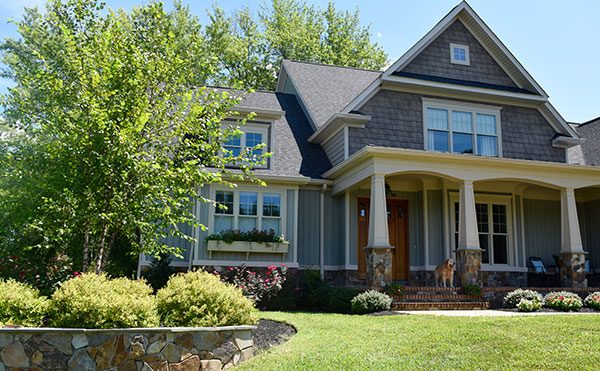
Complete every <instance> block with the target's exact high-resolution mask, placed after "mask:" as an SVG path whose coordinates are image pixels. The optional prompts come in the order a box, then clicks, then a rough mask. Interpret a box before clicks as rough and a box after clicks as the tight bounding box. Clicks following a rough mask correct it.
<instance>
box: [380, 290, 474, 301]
mask: <svg viewBox="0 0 600 371" xmlns="http://www.w3.org/2000/svg"><path fill="white" fill-rule="evenodd" d="M392 299H396V300H399V301H420V302H433V301H434V302H442V301H479V300H481V298H480V297H478V296H472V295H463V294H457V293H449V294H437V293H422V292H418V293H414V294H413V293H410V294H404V296H395V295H394V296H392Z"/></svg>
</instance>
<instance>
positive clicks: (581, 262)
mask: <svg viewBox="0 0 600 371" xmlns="http://www.w3.org/2000/svg"><path fill="white" fill-rule="evenodd" d="M558 267H559V268H560V285H561V286H562V287H587V278H585V253H582V252H577V253H571V252H561V253H560V254H559V260H558Z"/></svg>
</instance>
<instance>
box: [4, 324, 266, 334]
mask: <svg viewBox="0 0 600 371" xmlns="http://www.w3.org/2000/svg"><path fill="white" fill-rule="evenodd" d="M244 330H256V326H254V325H241V326H221V327H134V328H113V329H88V328H58V327H19V328H11V327H9V328H0V334H1V333H11V332H12V333H14V332H18V333H39V332H43V333H86V334H96V333H104V332H108V333H118V334H121V333H140V332H151V333H160V332H168V333H179V332H222V331H244Z"/></svg>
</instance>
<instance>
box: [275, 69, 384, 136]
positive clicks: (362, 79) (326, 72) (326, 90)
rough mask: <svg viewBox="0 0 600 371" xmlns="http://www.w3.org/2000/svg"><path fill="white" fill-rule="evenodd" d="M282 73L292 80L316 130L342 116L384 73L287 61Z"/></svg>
mask: <svg viewBox="0 0 600 371" xmlns="http://www.w3.org/2000/svg"><path fill="white" fill-rule="evenodd" d="M282 71H283V73H285V74H286V78H289V79H291V80H292V82H293V84H294V86H295V88H296V91H297V92H298V94H299V95H300V96H301V98H302V101H303V102H304V104H305V106H306V109H307V111H308V114H309V115H310V119H311V120H312V122H313V124H314V126H315V128H314V129H315V130H316V129H318V128H320V127H321V126H323V124H325V123H326V122H327V120H329V119H330V118H331V116H333V115H334V114H336V113H339V112H341V111H342V110H343V109H344V107H346V106H347V105H348V104H349V103H350V102H351V101H352V100H353V99H354V98H356V97H357V96H358V95H359V94H360V93H361V92H362V91H363V90H365V89H366V88H367V87H368V86H369V85H370V84H371V83H372V82H373V81H375V79H377V78H378V77H379V76H380V75H381V71H373V70H367V69H361V68H354V67H341V66H332V65H327V64H318V63H311V62H298V61H291V60H284V61H283V63H282Z"/></svg>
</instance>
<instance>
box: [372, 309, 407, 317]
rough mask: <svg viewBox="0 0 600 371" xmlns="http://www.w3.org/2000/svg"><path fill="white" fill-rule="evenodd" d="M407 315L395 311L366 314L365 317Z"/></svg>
mask: <svg viewBox="0 0 600 371" xmlns="http://www.w3.org/2000/svg"><path fill="white" fill-rule="evenodd" d="M403 315H407V313H400V312H398V311H395V310H384V311H381V312H374V313H367V314H365V316H403Z"/></svg>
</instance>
